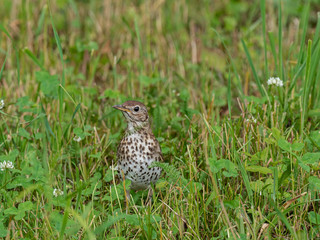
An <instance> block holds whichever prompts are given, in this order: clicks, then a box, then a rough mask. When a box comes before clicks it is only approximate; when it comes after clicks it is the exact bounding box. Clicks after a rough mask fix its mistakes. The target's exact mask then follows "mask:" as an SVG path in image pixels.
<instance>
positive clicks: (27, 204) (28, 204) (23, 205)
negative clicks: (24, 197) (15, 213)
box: [18, 201, 33, 211]
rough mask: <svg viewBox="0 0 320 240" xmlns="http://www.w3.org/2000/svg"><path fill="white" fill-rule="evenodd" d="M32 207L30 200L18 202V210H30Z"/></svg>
mask: <svg viewBox="0 0 320 240" xmlns="http://www.w3.org/2000/svg"><path fill="white" fill-rule="evenodd" d="M32 208H33V203H32V202H30V201H26V202H23V203H20V204H19V207H18V209H19V211H20V210H21V211H30V210H31V209H32Z"/></svg>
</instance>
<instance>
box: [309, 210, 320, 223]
mask: <svg viewBox="0 0 320 240" xmlns="http://www.w3.org/2000/svg"><path fill="white" fill-rule="evenodd" d="M308 218H309V221H310V222H311V223H313V224H317V225H320V214H318V213H315V212H313V211H312V212H309V213H308Z"/></svg>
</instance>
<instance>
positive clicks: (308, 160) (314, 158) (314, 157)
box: [301, 152, 320, 164]
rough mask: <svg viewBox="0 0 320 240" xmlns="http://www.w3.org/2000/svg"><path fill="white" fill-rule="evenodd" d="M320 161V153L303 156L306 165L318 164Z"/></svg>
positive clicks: (302, 159)
mask: <svg viewBox="0 0 320 240" xmlns="http://www.w3.org/2000/svg"><path fill="white" fill-rule="evenodd" d="M319 160H320V152H317V153H310V152H308V153H306V154H304V155H303V156H302V158H301V161H302V162H303V163H304V164H318V163H319Z"/></svg>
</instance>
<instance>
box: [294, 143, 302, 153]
mask: <svg viewBox="0 0 320 240" xmlns="http://www.w3.org/2000/svg"><path fill="white" fill-rule="evenodd" d="M303 148H304V143H299V142H295V143H293V144H292V150H293V151H297V152H300V151H301V150H302V149H303Z"/></svg>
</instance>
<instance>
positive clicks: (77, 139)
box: [73, 136, 82, 142]
mask: <svg viewBox="0 0 320 240" xmlns="http://www.w3.org/2000/svg"><path fill="white" fill-rule="evenodd" d="M81 140H82V139H81V137H80V136H75V137H74V138H73V141H76V142H80V141H81Z"/></svg>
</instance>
